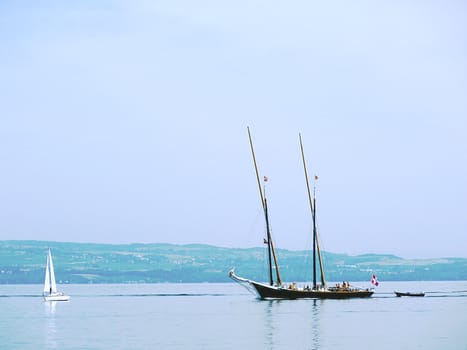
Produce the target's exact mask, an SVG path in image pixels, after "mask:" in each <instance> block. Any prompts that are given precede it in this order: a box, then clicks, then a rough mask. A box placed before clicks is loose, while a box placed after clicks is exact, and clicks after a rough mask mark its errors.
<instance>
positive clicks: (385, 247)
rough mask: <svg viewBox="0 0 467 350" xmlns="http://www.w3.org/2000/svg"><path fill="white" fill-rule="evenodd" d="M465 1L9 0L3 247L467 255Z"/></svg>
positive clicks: (5, 5)
mask: <svg viewBox="0 0 467 350" xmlns="http://www.w3.org/2000/svg"><path fill="white" fill-rule="evenodd" d="M466 33H467V5H466V2H465V1H402V0H401V1H397V0H396V1H373V0H371V1H370V0H368V1H351V2H349V1H345V0H342V1H302V0H292V1H285V2H283V1H274V0H273V1H260V0H249V1H242V0H241V1H233V2H232V1H191V0H186V1H185V0H171V1H164V2H162V1H56V2H55V1H47V0H46V1H21V2H14V1H8V0H7V1H2V2H1V3H0V239H37V240H56V241H76V242H109V243H127V242H170V243H183V244H184V243H207V244H212V245H220V246H227V247H251V246H260V245H262V239H263V236H264V224H263V217H262V211H261V202H260V199H259V194H258V189H257V183H256V178H255V173H254V167H253V162H252V158H251V154H250V149H249V143H248V135H247V129H246V128H247V126H250V128H251V131H252V136H253V142H254V144H255V148H256V156H257V160H258V165H259V171H260V173H261V176H263V175H267V176H268V178H269V182H268V184H267V189H266V191H267V196H268V203H269V209H270V220H271V225H272V230H273V234H274V237H275V241H276V246H277V247H280V248H287V249H304V248H309V247H310V245H311V244H310V242H311V238H310V229H311V218H310V211H309V208H308V198H307V194H306V185H305V181H304V176H303V168H302V164H301V156H300V148H299V140H298V133H299V132H301V133H302V137H303V141H304V146H305V152H306V157H307V162H308V165H309V172H310V173H316V174H318V175H319V181H318V184H317V186H318V189H317V196H318V205H317V217H318V222H319V223H318V226H319V230H320V233H321V239H322V248H323V249H324V250H327V251H331V252H339V253H349V254H360V253H390V254H397V255H400V256H402V257H409V258H410V257H416V258H423V257H444V256H460V257H467V136H466V135H467V69H466V68H467V35H466Z"/></svg>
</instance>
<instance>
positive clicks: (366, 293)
mask: <svg viewBox="0 0 467 350" xmlns="http://www.w3.org/2000/svg"><path fill="white" fill-rule="evenodd" d="M249 283H250V284H251V285H252V286H253V287H254V288H255V290H256V292H257V294H258V296H259V297H260V298H261V299H352V298H369V297H371V296H372V295H373V291H372V290H370V289H335V290H330V289H324V290H308V289H288V288H285V287H274V286H268V285H266V284H262V283H258V282H254V281H249Z"/></svg>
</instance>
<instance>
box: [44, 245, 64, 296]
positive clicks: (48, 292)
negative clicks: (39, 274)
mask: <svg viewBox="0 0 467 350" xmlns="http://www.w3.org/2000/svg"><path fill="white" fill-rule="evenodd" d="M42 295H43V296H44V300H45V301H68V300H70V296H69V295H66V294H65V293H63V292H59V291H57V283H56V282H55V272H54V263H53V260H52V252H51V251H50V248H49V252H48V254H47V264H46V266H45V281H44V292H43V294H42Z"/></svg>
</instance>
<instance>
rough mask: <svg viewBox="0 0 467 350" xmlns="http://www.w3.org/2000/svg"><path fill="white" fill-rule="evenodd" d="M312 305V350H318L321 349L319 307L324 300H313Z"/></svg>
mask: <svg viewBox="0 0 467 350" xmlns="http://www.w3.org/2000/svg"><path fill="white" fill-rule="evenodd" d="M312 301H313V304H311V349H312V350H317V349H318V348H319V344H320V341H319V306H320V305H318V303H321V302H322V300H316V299H314V300H312Z"/></svg>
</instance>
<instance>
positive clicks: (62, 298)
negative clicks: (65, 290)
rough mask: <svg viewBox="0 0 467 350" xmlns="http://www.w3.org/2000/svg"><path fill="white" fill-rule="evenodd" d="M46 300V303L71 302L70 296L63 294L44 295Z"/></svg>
mask: <svg viewBox="0 0 467 350" xmlns="http://www.w3.org/2000/svg"><path fill="white" fill-rule="evenodd" d="M44 300H45V301H68V300H70V296H69V295H65V294H61V293H58V294H50V295H44Z"/></svg>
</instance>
